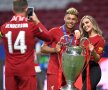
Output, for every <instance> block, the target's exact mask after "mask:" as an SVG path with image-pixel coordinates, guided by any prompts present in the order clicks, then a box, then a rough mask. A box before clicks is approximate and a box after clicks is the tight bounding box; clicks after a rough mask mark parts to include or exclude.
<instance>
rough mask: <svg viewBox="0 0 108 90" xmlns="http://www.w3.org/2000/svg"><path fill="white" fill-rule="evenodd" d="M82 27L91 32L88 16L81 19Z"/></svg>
mask: <svg viewBox="0 0 108 90" xmlns="http://www.w3.org/2000/svg"><path fill="white" fill-rule="evenodd" d="M82 27H83V29H84V30H85V31H86V32H88V33H89V32H92V30H93V24H92V23H91V21H90V20H89V19H88V18H84V19H83V21H82Z"/></svg>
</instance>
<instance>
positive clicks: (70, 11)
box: [66, 7, 79, 17]
mask: <svg viewBox="0 0 108 90" xmlns="http://www.w3.org/2000/svg"><path fill="white" fill-rule="evenodd" d="M66 14H72V15H76V16H77V17H78V14H79V12H78V10H77V9H75V8H73V7H72V8H69V9H67V10H66Z"/></svg>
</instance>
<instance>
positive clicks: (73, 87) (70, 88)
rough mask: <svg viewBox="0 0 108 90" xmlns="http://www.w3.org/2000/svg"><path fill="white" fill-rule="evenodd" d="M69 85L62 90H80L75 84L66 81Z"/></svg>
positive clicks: (61, 89)
mask: <svg viewBox="0 0 108 90" xmlns="http://www.w3.org/2000/svg"><path fill="white" fill-rule="evenodd" d="M66 82H67V84H66V85H65V86H63V87H61V88H60V90H78V89H77V88H76V87H75V86H74V82H72V81H70V80H67V81H66Z"/></svg>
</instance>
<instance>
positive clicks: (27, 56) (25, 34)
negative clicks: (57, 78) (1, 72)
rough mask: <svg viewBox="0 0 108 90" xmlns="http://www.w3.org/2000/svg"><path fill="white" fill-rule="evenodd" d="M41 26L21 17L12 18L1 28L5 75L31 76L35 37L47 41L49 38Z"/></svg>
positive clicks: (33, 71) (33, 72) (32, 72)
mask: <svg viewBox="0 0 108 90" xmlns="http://www.w3.org/2000/svg"><path fill="white" fill-rule="evenodd" d="M46 32H47V30H46V28H45V27H44V26H43V25H42V24H41V23H39V24H37V25H36V24H34V23H33V22H28V21H27V18H25V17H22V16H13V18H12V19H11V21H9V22H7V23H5V24H4V25H2V27H1V33H2V37H3V42H4V46H5V53H6V63H5V67H6V75H33V74H35V70H34V47H35V37H37V38H39V39H42V40H45V41H49V40H50V36H49V35H48V34H47V33H46Z"/></svg>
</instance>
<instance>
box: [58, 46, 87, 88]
mask: <svg viewBox="0 0 108 90" xmlns="http://www.w3.org/2000/svg"><path fill="white" fill-rule="evenodd" d="M82 52H83V49H82V48H81V47H80V46H71V47H70V46H68V47H66V51H65V52H63V54H62V71H63V74H64V76H65V80H66V85H65V86H63V87H61V88H60V90H77V88H76V87H75V86H74V82H75V81H76V79H77V78H78V76H79V74H80V73H81V71H82V69H83V67H84V63H85V56H84V55H83V53H82Z"/></svg>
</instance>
